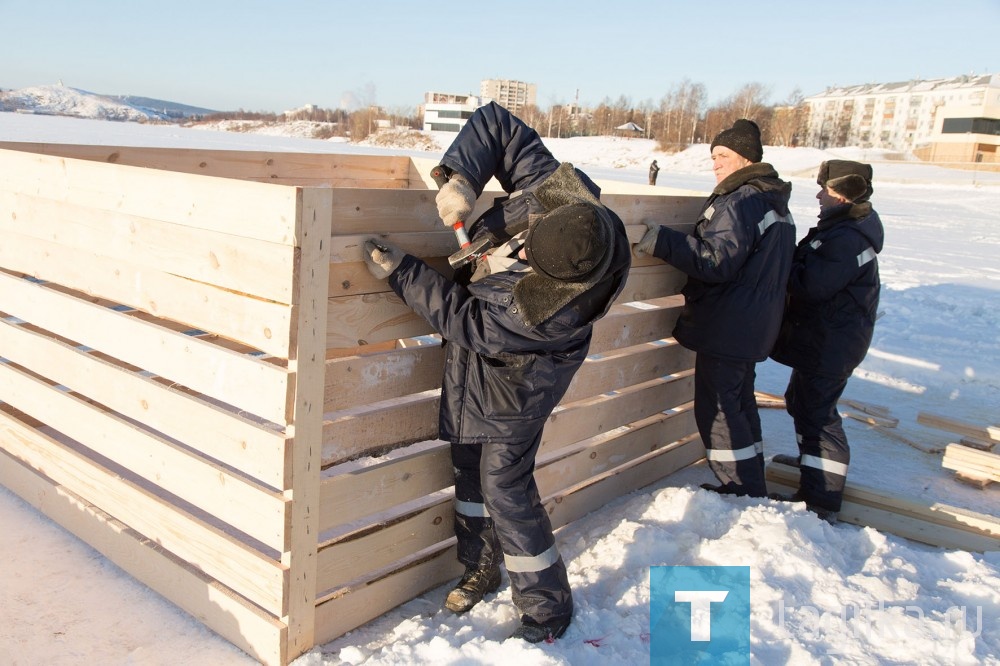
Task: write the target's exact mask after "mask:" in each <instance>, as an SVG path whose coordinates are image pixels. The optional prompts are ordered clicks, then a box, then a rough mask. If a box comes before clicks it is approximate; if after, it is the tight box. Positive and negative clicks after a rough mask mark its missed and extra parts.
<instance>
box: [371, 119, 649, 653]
mask: <svg viewBox="0 0 1000 666" xmlns="http://www.w3.org/2000/svg"><path fill="white" fill-rule="evenodd" d="M440 168H441V169H442V170H443V171H444V172H445V173H446V174H448V176H449V178H448V181H447V182H446V183H445V184H444V185H443V186H442V187H441V189H440V190H439V191H438V194H437V197H436V199H435V201H436V202H437V205H438V213H439V214H440V216H441V221H442V222H443V223H444V225H445V227H447V228H449V229H450V228H451V226H452V224H454V223H455V222H456V221H458V220H462V221H465V219H466V216H467V215H468V214H469V213H470V212H471V211H472V209H473V207H474V204H475V201H476V198H477V197H478V196H479V195H480V194H482V192H483V189H484V187H485V186H486V183H487V182H488V181H489V180H490V179H491V178H493V177H496V179H497V181H498V182H499V183H500V184H501V186H502V187H503V188H504V190H506V191H507V192H516V194H514V195H511V197H509V198H506V199H505V200H501V202H500V203H498V204H496V205H494V206H493V208H491V209H489V210H488V211H487V212H486V213H484V214H483V215H482V216H480V218H479V219H478V220H476V221H475V222H474V223H473V224H472V225H471V226H470V227H469V233H470V235H471V236H472V238H473V241H474V242H475V241H476V240H477V239H481V238H482V237H483V236H485V235H488V236H489V237H490V240H491V243H492V245H493V247H494V249H493V250H491V251H490V252H489V253H488V254H487V255H486V256H484V257H482V258H481V259H478V260H477V261H476V262H475V264H474V265H471V264H470V265H469V266H467V267H464V268H463V269H462V270H460V271H459V272H457V273H456V275H455V277H454V279H453V280H449V279H448V278H446V277H444V276H443V275H441V274H440V273H438V272H436V271H435V270H434V269H432V268H430V267H429V266H428V265H427V264H425V263H424V262H423V261H421V260H419V259H417V258H416V257H412V256H410V255H406V254H404V253H403V252H402V251H400V250H398V249H395V248H393V247H391V246H389V245H388V244H386V243H385V242H384V241H381V240H379V239H372V240H370V241H368V242H366V243H365V246H364V247H365V253H364V258H365V261H366V262H367V264H368V268H369V270H370V271H371V272H372V274H373V275H374V276H375V277H377V278H388V280H389V285H390V286H391V287H392V289H393V290H394V291H395V292H396V293H397V294H398V295H399V296H400V298H402V299H403V300H404V301H405V302H406V304H407V305H409V306H410V307H411V308H413V310H414V311H415V312H417V313H418V314H419V315H421V316H422V317H424V318H425V319H426V320H427V321H428V322H429V323H430V324H431V326H433V328H434V329H435V330H436V331H437V332H438V333H440V334H441V337H442V338H443V340H444V341H445V344H444V350H445V375H444V379H443V381H442V387H441V409H440V437H441V439H443V440H445V441H448V442H451V457H452V464H453V467H454V470H455V523H454V524H455V536H456V537H457V541H458V559H459V561H460V562H461V563H462V564H464V565H465V567H466V569H465V575H463V576H462V579H461V580H459V581H458V583H457V584H456V586H455V588H454V589H453V590H451V592H450V593H449V594H448V596H447V598H446V600H445V603H444V605H445V608H447V609H448V610H450V611H452V612H455V613H464V612H466V611H468V610H470V609H471V608H473V607H474V606H475V605H476V604H477V603H479V602H480V601H482V600H483V597H484V596H485V595H487V594H490V593H492V592H495V591H496V590H497V589H498V588H499V587H500V564H501V563H503V564H504V565H505V566H506V569H507V573H508V575H509V577H510V582H511V588H512V598H513V601H514V605H515V606H516V607H517V610H518V612H519V614H520V619H521V625H520V627H518V629H517V630H516V631H515V632H514V634H513V637H515V638H518V639H523V640H526V641H528V642H531V643H537V642H540V641H543V640H552V639H556V638H559V637H560V636H561V635H562V634H563V632H565V631H566V629H567V627H568V626H569V624H570V620H571V618H572V614H573V598H572V594H571V591H570V587H569V579H568V576H567V573H566V565H565V564H564V562H563V560H562V557H561V556H560V555H559V551H558V550H557V548H556V543H555V537H554V536H553V534H552V527H551V524H550V522H549V517H548V514H547V513H546V511H545V507H543V506H542V503H541V500H540V498H539V495H538V488H537V486H536V485H535V480H534V476H533V473H534V467H535V455H536V453H537V452H538V447H539V444H541V439H542V427H543V426H544V424H545V421H546V419H547V418H548V417H549V415H550V414H551V413H552V410H553V409H554V408H555V406H556V404H557V403H558V402H559V401H560V400H561V399H562V397H563V395H564V394H565V393H566V389H567V388H568V387H569V383H570V381H571V380H572V378H573V376H574V374H575V373H576V371H577V369H579V367H580V365H581V364H582V363H583V361H584V359H585V358H586V356H587V351H588V349H589V347H590V338H591V332H592V328H593V323H594V322H595V321H596V320H598V319H600V318H601V317H602V316H604V314H605V313H606V312H607V311H608V308H609V307H610V306H611V302H612V301H613V300H614V299H615V297H616V296H617V295H618V294H619V292H621V290H622V287H623V286H624V284H625V279H626V277H627V275H628V270H629V266H630V265H631V255H630V252H629V245H628V237H627V236H626V234H625V227H624V225H623V224H622V222H621V220H620V219H619V218H618V216H617V215H615V214H614V212H612V211H611V210H609V209H608V208H606V207H605V206H604V205H603V204H602V203H601V202H600V200H599V195H600V189H599V188H598V187H597V185H595V184H594V183H593V182H592V181H591V180H590V179H589V178H588V177H587V176H586V174H584V173H583V172H581V171H579V170H577V169H575V168H574V167H573V165H572V164H569V163H562V164H560V163H559V162H558V161H557V160H556V159H555V158H554V157H553V156H552V154H551V153H550V152H549V151H548V149H546V148H545V146H544V144H543V143H542V141H541V138H540V137H539V136H538V134H537V133H536V132H535V130H533V129H531V128H530V127H528V126H527V125H525V124H524V122H522V121H521V120H520V119H518V118H517V117H515V116H513V115H511V114H510V113H509V112H508V111H507V110H506V109H504V108H503V107H501V106H499V105H497V104H495V103H490V104H487V105H486V106H483V107H480V108H479V109H477V110H476V112H475V113H474V114H473V115H472V117H471V118H470V119H469V120H468V122H467V123H466V124H465V126H464V127H463V129H462V130H461V131H460V132H459V133H458V136H457V137H456V138H455V140H454V142H452V145H451V147H449V149H448V150H447V151H446V152H445V154H444V157H443V159H442V160H441V165H440Z"/></svg>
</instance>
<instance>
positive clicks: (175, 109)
mask: <svg viewBox="0 0 1000 666" xmlns="http://www.w3.org/2000/svg"><path fill="white" fill-rule="evenodd" d="M0 111H17V112H21V113H34V114H40V115H49V116H75V117H77V118H93V119H96V120H126V121H133V122H136V121H138V122H142V121H148V120H169V119H176V118H179V117H184V116H188V115H192V114H194V113H205V112H207V109H196V108H195V107H191V106H186V105H182V104H176V103H174V102H166V101H163V100H155V99H149V98H146V97H129V96H119V97H112V96H106V95H99V94H97V93H92V92H88V91H86V90H79V89H77V88H69V87H66V86H62V85H52V86H33V87H30V88H21V89H19V90H7V91H4V92H0Z"/></svg>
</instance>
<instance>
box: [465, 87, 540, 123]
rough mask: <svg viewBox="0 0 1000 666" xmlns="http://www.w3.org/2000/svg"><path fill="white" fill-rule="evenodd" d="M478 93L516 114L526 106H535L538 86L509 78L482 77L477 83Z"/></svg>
mask: <svg viewBox="0 0 1000 666" xmlns="http://www.w3.org/2000/svg"><path fill="white" fill-rule="evenodd" d="M479 95H480V96H481V97H484V98H486V99H489V100H493V101H494V102H496V103H497V104H499V105H500V106H502V107H504V108H505V109H507V110H508V111H510V112H511V113H513V114H515V115H516V114H518V113H521V112H522V111H523V110H524V109H525V108H526V107H529V106H535V99H536V98H537V97H538V86H536V85H535V84H534V83H525V82H524V81H513V80H511V79H483V80H482V81H480V83H479Z"/></svg>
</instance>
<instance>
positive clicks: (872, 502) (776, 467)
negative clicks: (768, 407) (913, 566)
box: [766, 462, 1000, 552]
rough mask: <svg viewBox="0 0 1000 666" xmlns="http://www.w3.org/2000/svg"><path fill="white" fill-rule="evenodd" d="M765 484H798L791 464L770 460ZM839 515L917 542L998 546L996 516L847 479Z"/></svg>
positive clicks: (786, 488)
mask: <svg viewBox="0 0 1000 666" xmlns="http://www.w3.org/2000/svg"><path fill="white" fill-rule="evenodd" d="M766 478H767V486H768V490H770V491H772V492H794V490H795V489H797V488H798V487H799V470H798V468H797V467H791V466H789V465H782V464H780V463H774V462H772V463H770V464H768V466H767V468H766ZM839 520H840V521H841V522H845V523H851V524H853V525H862V526H868V527H871V528H874V529H876V530H879V531H880V532H887V533H890V534H895V535H897V536H901V537H905V538H907V539H912V540H913V541H919V542H920V543H925V544H929V545H932V546H940V547H942V548H954V549H960V550H968V551H975V552H984V551H996V550H1000V519H998V518H996V517H994V516H990V515H986V514H981V513H976V512H974V511H969V510H967V509H962V508H959V507H953V506H948V505H945V504H941V503H939V502H933V503H928V502H927V501H925V500H922V499H920V498H916V497H901V496H898V495H889V494H886V493H885V492H881V491H879V490H877V489H875V488H870V487H867V486H863V485H860V484H857V483H852V482H850V481H849V482H848V483H847V486H846V487H845V489H844V503H843V505H842V507H841V510H840V514H839Z"/></svg>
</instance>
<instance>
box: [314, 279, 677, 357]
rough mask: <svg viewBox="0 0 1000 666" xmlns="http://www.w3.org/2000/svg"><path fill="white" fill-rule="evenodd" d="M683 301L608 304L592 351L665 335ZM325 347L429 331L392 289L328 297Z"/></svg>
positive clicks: (360, 343)
mask: <svg viewBox="0 0 1000 666" xmlns="http://www.w3.org/2000/svg"><path fill="white" fill-rule="evenodd" d="M683 304H684V299H683V297H682V296H679V295H678V296H667V297H665V298H660V299H655V300H651V301H643V302H640V303H628V304H621V305H613V306H612V307H611V310H609V311H608V314H607V315H606V316H605V317H604V318H602V319H599V320H598V321H597V322H595V323H594V335H593V338H592V340H591V343H590V352H591V353H600V352H603V351H606V350H608V349H619V348H622V347H629V346H632V345H637V344H641V343H643V342H649V341H650V340H659V339H662V338H667V337H670V334H671V331H672V330H673V327H674V323H675V322H676V321H677V317H678V316H680V311H681V307H682V306H683ZM328 326H329V332H328V335H327V346H328V347H355V346H359V345H361V346H363V345H368V344H374V343H378V342H384V341H386V340H397V339H400V338H410V337H418V336H421V335H428V334H431V333H433V332H434V331H433V330H432V329H431V327H430V325H429V324H427V322H426V321H424V319H423V318H422V317H420V316H418V315H417V314H416V313H414V312H413V310H411V309H410V308H409V307H408V306H407V305H406V304H405V303H403V301H402V300H401V299H400V298H399V297H397V296H396V295H395V294H394V293H391V292H383V293H375V294H365V295H362V296H344V297H337V298H331V299H330V314H329V318H328Z"/></svg>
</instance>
